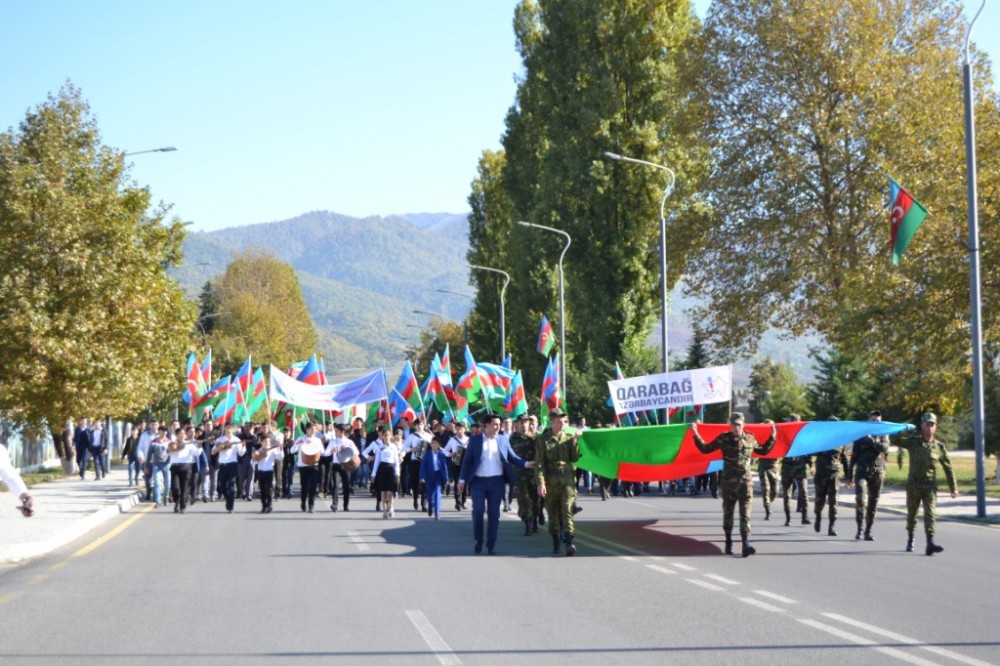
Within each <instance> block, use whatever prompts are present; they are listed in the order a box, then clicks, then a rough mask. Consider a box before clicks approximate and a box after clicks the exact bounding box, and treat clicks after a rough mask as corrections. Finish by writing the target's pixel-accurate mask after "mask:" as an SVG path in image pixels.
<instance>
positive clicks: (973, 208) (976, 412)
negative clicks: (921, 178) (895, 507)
mask: <svg viewBox="0 0 1000 666" xmlns="http://www.w3.org/2000/svg"><path fill="white" fill-rule="evenodd" d="M984 7H986V0H983V4H981V5H980V6H979V11H978V12H976V16H975V18H973V19H972V23H970V24H969V31H968V33H966V35H965V59H964V61H963V63H962V78H963V84H964V95H963V99H964V102H965V172H966V179H967V181H968V194H967V197H968V204H967V205H968V216H969V248H968V249H969V283H970V289H969V295H970V301H971V309H972V317H971V319H972V321H971V325H972V326H971V327H972V438H973V444H974V445H975V447H976V515H977V516H978V517H979V518H985V517H986V470H985V467H986V463H985V460H984V459H985V450H986V449H985V439H984V427H983V422H984V419H985V413H984V409H983V324H982V307H983V304H982V297H981V296H980V274H979V211H978V209H977V204H976V118H975V109H974V108H973V106H974V102H975V100H974V99H973V95H974V94H975V92H974V90H973V87H972V60H971V58H970V57H969V41H970V40H971V39H972V26H973V25H975V23H976V21H977V20H979V15H980V14H981V13H982V12H983V8H984ZM928 552H930V551H928Z"/></svg>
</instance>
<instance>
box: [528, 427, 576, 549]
mask: <svg viewBox="0 0 1000 666" xmlns="http://www.w3.org/2000/svg"><path fill="white" fill-rule="evenodd" d="M549 416H550V418H551V419H552V425H551V427H550V428H549V430H547V431H546V432H544V433H542V435H541V436H540V437H538V439H537V440H536V445H535V459H536V461H537V465H536V467H535V470H536V473H535V474H536V476H535V479H536V481H537V483H538V496H539V497H542V498H544V500H545V512H546V513H547V514H549V534H550V535H551V536H552V554H553V555H558V554H559V542H560V536H561V537H562V541H563V543H565V544H566V556H567V557H569V556H572V555H574V554H576V546H575V545H574V544H573V537H574V535H575V533H576V532H575V529H574V526H573V514H574V513H575V512H574V511H573V506H574V505H575V504H576V466H575V465H574V463H575V462H576V461H577V460H579V459H580V447H579V444H578V443H577V438H578V437H579V433H578V432H576V431H573V432H569V431H568V430H569V429H568V428H566V414H565V413H564V412H563V411H562V410H561V409H558V408H556V409H553V410H552V411H551V412H549Z"/></svg>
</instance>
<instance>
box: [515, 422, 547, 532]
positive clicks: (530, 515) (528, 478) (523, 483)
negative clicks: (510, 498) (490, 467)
mask: <svg viewBox="0 0 1000 666" xmlns="http://www.w3.org/2000/svg"><path fill="white" fill-rule="evenodd" d="M510 448H512V449H513V450H514V453H516V454H517V455H518V456H520V457H521V458H523V459H525V460H534V459H535V438H534V437H528V436H527V435H522V434H521V433H519V432H515V433H514V434H512V435H511V436H510ZM514 475H515V477H516V478H517V484H516V492H517V515H518V517H519V518H520V519H521V522H523V523H524V534H525V535H528V534H532V533H534V532H537V531H538V514H539V513H541V510H542V502H541V498H540V497H539V496H538V486H537V485H535V473H534V471H533V470H530V469H521V468H520V467H515V468H514Z"/></svg>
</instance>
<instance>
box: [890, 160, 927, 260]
mask: <svg viewBox="0 0 1000 666" xmlns="http://www.w3.org/2000/svg"><path fill="white" fill-rule="evenodd" d="M889 211H890V213H889V220H890V222H891V224H892V227H891V232H892V240H891V245H892V263H893V264H895V265H896V266H898V265H899V260H900V259H901V258H902V257H903V253H904V252H906V247H907V246H908V245H909V244H910V240H911V239H912V238H913V235H914V234H915V233H917V229H919V228H920V225H921V224H923V221H924V218H925V217H927V209H926V208H924V207H923V206H922V205H921V204H920V202H919V201H917V200H916V199H914V198H913V197H912V196H911V195H910V193H909V192H907V191H906V190H904V189H903V188H902V187H900V186H899V183H897V182H896V181H894V180H893V179H892V178H890V179H889Z"/></svg>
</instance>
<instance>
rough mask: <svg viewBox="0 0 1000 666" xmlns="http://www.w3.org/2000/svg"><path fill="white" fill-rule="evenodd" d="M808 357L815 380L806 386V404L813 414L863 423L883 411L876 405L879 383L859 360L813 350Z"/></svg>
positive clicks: (833, 352) (874, 374) (863, 361)
mask: <svg viewBox="0 0 1000 666" xmlns="http://www.w3.org/2000/svg"><path fill="white" fill-rule="evenodd" d="M812 357H813V359H814V360H815V361H816V364H815V365H814V366H813V368H814V369H815V370H816V380H815V381H814V382H813V383H812V384H811V385H810V386H809V404H810V405H811V407H812V411H813V413H814V414H816V415H818V416H820V417H821V418H828V417H830V416H836V417H838V418H840V419H845V420H850V421H864V420H865V419H867V418H868V412H870V411H871V410H873V409H880V410H885V405H884V404H883V403H881V402H880V401H879V398H880V389H881V386H882V382H881V381H880V378H879V377H878V376H877V374H876V373H874V372H872V371H871V370H870V369H869V364H868V362H867V361H866V360H865V359H864V358H863V357H861V356H847V355H846V354H844V353H840V352H835V351H832V352H828V353H822V352H819V351H816V350H814V351H813V352H812Z"/></svg>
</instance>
